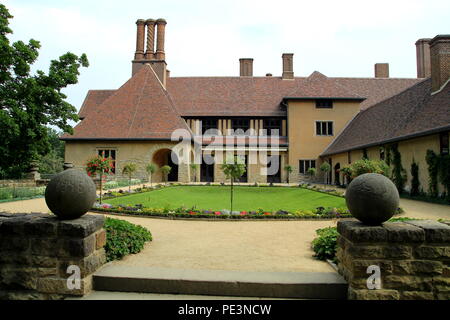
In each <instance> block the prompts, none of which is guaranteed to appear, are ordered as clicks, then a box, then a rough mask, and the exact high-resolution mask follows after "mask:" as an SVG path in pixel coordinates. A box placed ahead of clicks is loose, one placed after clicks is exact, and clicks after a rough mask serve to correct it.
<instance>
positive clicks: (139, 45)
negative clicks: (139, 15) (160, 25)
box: [134, 19, 145, 60]
mask: <svg viewBox="0 0 450 320" xmlns="http://www.w3.org/2000/svg"><path fill="white" fill-rule="evenodd" d="M136 25H137V33H136V53H135V54H134V59H135V60H142V59H144V43H145V20H142V19H139V20H138V21H136Z"/></svg>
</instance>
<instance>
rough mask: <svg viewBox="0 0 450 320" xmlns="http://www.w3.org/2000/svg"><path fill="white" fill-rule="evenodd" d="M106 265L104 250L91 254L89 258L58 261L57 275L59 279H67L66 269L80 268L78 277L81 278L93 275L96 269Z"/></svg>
mask: <svg viewBox="0 0 450 320" xmlns="http://www.w3.org/2000/svg"><path fill="white" fill-rule="evenodd" d="M105 263H106V254H105V250H104V249H100V250H97V251H95V252H94V253H92V254H91V255H90V256H88V257H85V258H83V259H80V260H74V259H68V260H62V259H61V260H60V261H59V265H58V270H59V275H60V277H61V278H67V277H68V276H69V274H68V273H67V268H68V267H69V266H71V265H75V266H78V267H79V268H80V273H81V274H80V275H81V277H82V278H84V277H86V276H88V275H90V274H92V273H94V272H95V271H96V270H97V269H98V268H100V267H101V266H102V265H103V264H105Z"/></svg>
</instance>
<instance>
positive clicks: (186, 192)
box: [105, 186, 346, 212]
mask: <svg viewBox="0 0 450 320" xmlns="http://www.w3.org/2000/svg"><path fill="white" fill-rule="evenodd" d="M105 202H107V203H110V204H112V205H119V204H122V205H135V204H142V205H143V206H144V207H147V208H169V209H176V208H180V207H186V208H192V207H193V206H195V207H196V209H203V210H222V209H228V210H229V209H230V187H229V186H175V187H170V188H164V189H160V190H155V191H151V192H145V193H140V194H134V195H130V196H123V197H119V198H115V199H109V200H106V201H105ZM317 207H325V208H326V207H336V208H344V207H346V206H345V199H344V198H341V197H336V196H332V195H328V194H325V193H320V192H316V191H311V190H307V189H303V188H281V187H243V186H239V187H235V191H234V205H233V210H240V211H243V210H246V211H252V210H257V209H259V208H262V209H264V210H266V211H276V210H286V211H290V212H293V211H296V210H300V209H301V210H313V209H315V208H317Z"/></svg>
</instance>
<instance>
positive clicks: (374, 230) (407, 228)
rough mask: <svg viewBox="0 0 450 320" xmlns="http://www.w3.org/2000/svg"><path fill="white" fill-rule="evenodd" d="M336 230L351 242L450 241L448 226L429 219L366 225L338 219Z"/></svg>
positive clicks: (353, 220) (355, 221)
mask: <svg viewBox="0 0 450 320" xmlns="http://www.w3.org/2000/svg"><path fill="white" fill-rule="evenodd" d="M337 231H338V232H339V234H340V235H341V236H343V237H345V238H346V239H348V240H349V241H351V242H372V243H373V242H375V243H379V242H389V243H398V242H431V243H450V226H448V225H446V224H443V223H440V222H437V221H431V220H413V221H405V222H385V223H383V224H382V225H381V226H368V225H365V224H363V223H362V222H359V221H357V220H356V219H352V220H344V221H338V224H337Z"/></svg>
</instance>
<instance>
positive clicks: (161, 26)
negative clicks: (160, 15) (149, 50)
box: [156, 19, 167, 60]
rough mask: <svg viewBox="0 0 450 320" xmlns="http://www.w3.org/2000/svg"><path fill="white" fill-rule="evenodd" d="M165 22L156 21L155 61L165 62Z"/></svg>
mask: <svg viewBox="0 0 450 320" xmlns="http://www.w3.org/2000/svg"><path fill="white" fill-rule="evenodd" d="M166 24H167V22H166V20H164V19H158V20H156V26H157V28H158V29H157V34H158V38H157V40H156V59H157V60H166V53H165V52H164V37H165V29H166Z"/></svg>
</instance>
